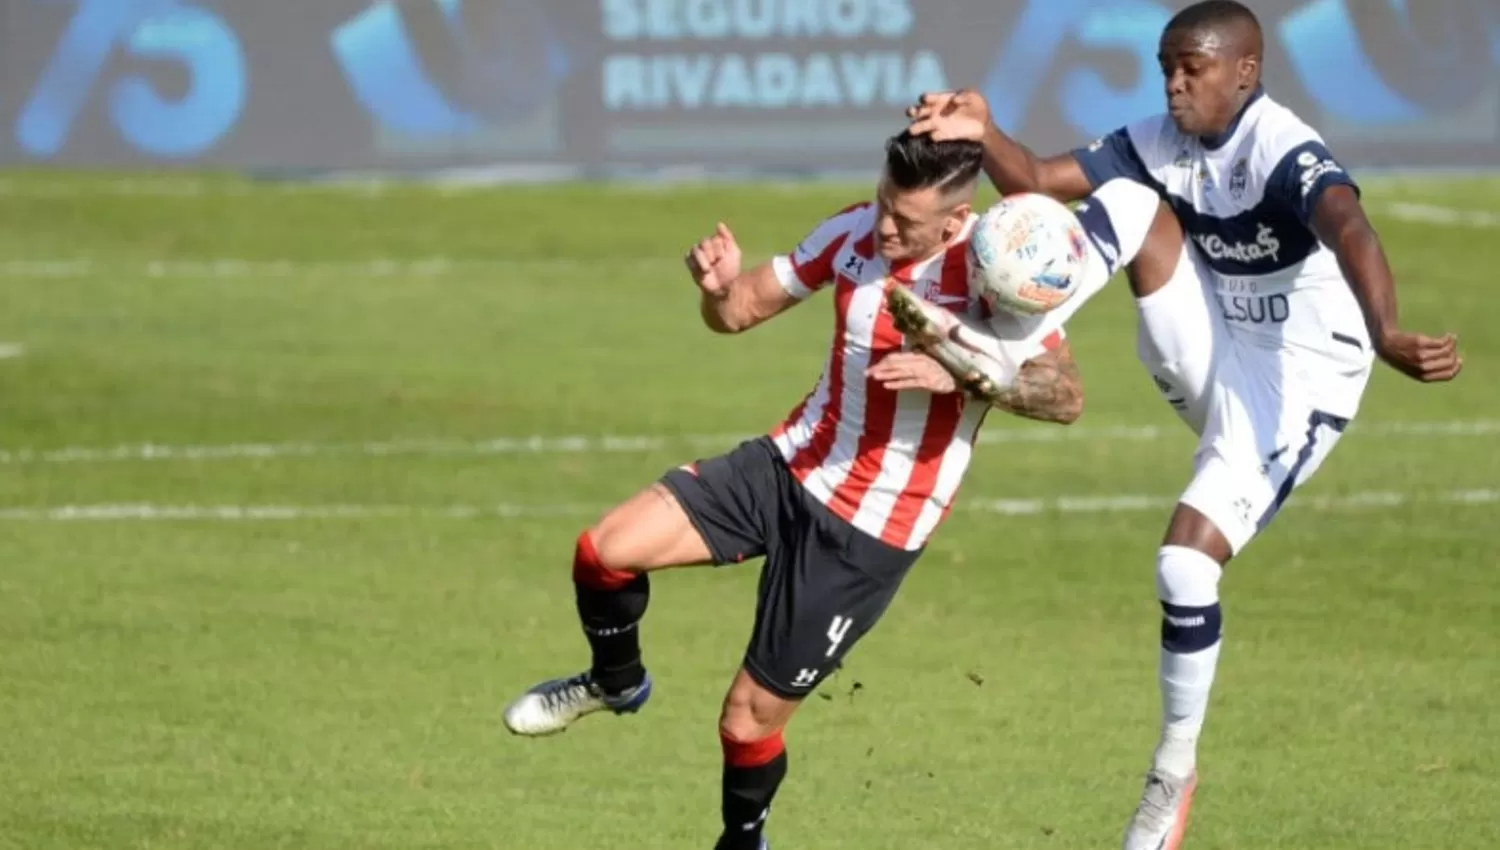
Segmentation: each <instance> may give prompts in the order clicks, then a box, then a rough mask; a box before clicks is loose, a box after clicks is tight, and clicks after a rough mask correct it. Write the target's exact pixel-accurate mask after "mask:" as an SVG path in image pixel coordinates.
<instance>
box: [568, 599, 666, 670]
mask: <svg viewBox="0 0 1500 850" xmlns="http://www.w3.org/2000/svg"><path fill="white" fill-rule="evenodd" d="M573 589H574V593H575V597H576V599H577V603H578V618H579V620H581V621H582V622H583V634H584V636H585V637H587V638H588V641H589V647H590V648H591V649H592V650H593V655H594V660H593V663H592V665H591V666H590V668H589V672H590V673H591V674H592V676H593V678H594V681H595V682H597V683H598V685H599V687H600V688H601V689H603V690H604V692H605V693H606V694H618V693H621V692H623V691H628V690H630V689H631V688H633V687H635V686H636V685H639V684H640V683H641V682H642V681H644V680H645V678H646V668H645V666H644V665H642V664H641V640H640V629H639V624H640V621H641V618H642V617H643V616H645V614H646V604H647V602H649V601H650V599H651V580H650V579H649V578H648V577H647V576H646V574H645V573H641V574H640V575H638V576H636V577H635V578H634V579H632V580H631V581H630V582H629V583H628V584H626V585H624V586H623V587H620V588H619V589H618V590H601V589H598V588H594V587H588V586H586V585H583V584H580V583H578V582H576V581H575V582H574V583H573Z"/></svg>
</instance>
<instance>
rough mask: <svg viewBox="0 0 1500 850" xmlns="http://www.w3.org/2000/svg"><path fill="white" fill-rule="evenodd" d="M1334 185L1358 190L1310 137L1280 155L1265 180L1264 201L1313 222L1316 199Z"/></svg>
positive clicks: (1342, 169) (1316, 205) (1340, 167)
mask: <svg viewBox="0 0 1500 850" xmlns="http://www.w3.org/2000/svg"><path fill="white" fill-rule="evenodd" d="M1334 186H1348V187H1350V188H1352V189H1354V191H1355V192H1358V191H1359V185H1358V184H1357V183H1355V182H1354V178H1352V177H1350V176H1349V173H1348V172H1347V171H1345V170H1344V167H1343V166H1342V165H1340V164H1339V162H1338V160H1336V159H1334V158H1333V153H1332V152H1330V151H1329V150H1328V148H1327V147H1326V146H1325V145H1324V144H1323V143H1322V142H1320V141H1318V140H1317V139H1310V140H1308V141H1306V142H1303V143H1302V144H1300V145H1297V146H1296V147H1294V148H1292V149H1291V150H1289V151H1287V152H1286V153H1285V154H1284V155H1282V157H1281V159H1280V160H1279V161H1277V163H1276V165H1275V167H1273V168H1272V169H1271V175H1270V177H1269V178H1268V179H1267V180H1266V198H1267V200H1270V201H1273V202H1276V203H1280V204H1281V205H1283V206H1284V207H1286V208H1287V209H1290V210H1291V211H1292V212H1293V213H1294V214H1295V215H1296V216H1297V220H1298V221H1301V222H1302V223H1303V224H1304V225H1308V224H1310V223H1311V222H1312V216H1313V211H1314V210H1316V209H1317V207H1318V199H1319V198H1321V197H1322V196H1323V193H1324V192H1326V191H1328V190H1329V189H1330V188H1332V187H1334Z"/></svg>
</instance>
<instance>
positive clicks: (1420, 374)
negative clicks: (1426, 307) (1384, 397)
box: [1375, 330, 1464, 383]
mask: <svg viewBox="0 0 1500 850" xmlns="http://www.w3.org/2000/svg"><path fill="white" fill-rule="evenodd" d="M1375 353H1376V354H1378V355H1380V359H1381V360H1384V361H1385V362H1386V363H1387V364H1388V365H1390V367H1391V368H1393V369H1395V370H1396V371H1398V372H1400V373H1401V374H1403V375H1405V376H1407V377H1408V378H1413V379H1415V380H1418V381H1422V382H1424V383H1432V382H1436V381H1451V380H1453V379H1454V378H1455V377H1457V375H1458V373H1459V371H1461V370H1462V369H1463V367H1464V359H1463V358H1462V357H1460V356H1458V337H1457V336H1454V335H1453V334H1446V335H1444V336H1441V337H1430V336H1425V335H1423V334H1419V333H1410V332H1407V331H1401V330H1391V331H1386V332H1385V333H1383V334H1380V335H1379V336H1378V337H1377V338H1376V340H1375Z"/></svg>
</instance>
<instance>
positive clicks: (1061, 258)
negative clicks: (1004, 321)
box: [969, 193, 1088, 316]
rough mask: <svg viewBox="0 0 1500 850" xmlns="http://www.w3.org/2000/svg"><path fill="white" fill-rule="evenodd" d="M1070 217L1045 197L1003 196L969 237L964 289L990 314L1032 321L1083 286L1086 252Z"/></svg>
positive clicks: (1079, 228) (1082, 237)
mask: <svg viewBox="0 0 1500 850" xmlns="http://www.w3.org/2000/svg"><path fill="white" fill-rule="evenodd" d="M1086 239H1087V237H1086V236H1085V235H1084V232H1083V227H1082V226H1081V225H1079V223H1078V218H1077V217H1076V216H1074V215H1073V211H1072V210H1070V209H1068V208H1067V207H1066V206H1064V205H1063V204H1061V203H1059V202H1058V201H1055V200H1053V199H1052V198H1049V197H1047V196H1046V195H1038V194H1032V193H1021V194H1016V195H1008V196H1006V197H1005V198H1002V199H1001V200H1000V201H999V203H997V204H995V205H994V206H992V207H990V208H989V209H988V210H985V211H984V214H983V215H981V216H979V220H978V221H976V222H975V223H974V229H973V231H972V232H971V233H970V235H969V286H970V288H971V289H972V290H973V291H974V293H975V294H977V295H978V296H979V297H980V298H981V299H983V300H984V301H985V303H987V304H988V305H989V306H990V309H992V310H1005V311H1008V312H1011V313H1020V314H1022V315H1027V316H1034V315H1039V314H1041V313H1046V312H1047V311H1049V310H1053V309H1056V308H1057V307H1059V306H1061V305H1062V304H1063V303H1064V302H1066V301H1067V300H1068V299H1069V298H1071V297H1073V293H1074V292H1077V291H1078V289H1079V287H1080V286H1081V285H1082V283H1083V275H1084V270H1085V268H1086V264H1087V261H1088V254H1087V251H1088V248H1087V243H1086V242H1085V240H1086Z"/></svg>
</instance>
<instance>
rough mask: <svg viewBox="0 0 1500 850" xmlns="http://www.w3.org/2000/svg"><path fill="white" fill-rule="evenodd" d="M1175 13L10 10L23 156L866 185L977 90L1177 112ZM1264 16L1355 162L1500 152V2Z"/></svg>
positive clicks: (1083, 110) (6, 146)
mask: <svg viewBox="0 0 1500 850" xmlns="http://www.w3.org/2000/svg"><path fill="white" fill-rule="evenodd" d="M1177 5H1180V4H1171V3H1159V2H1152V0H484V2H476V0H396V2H390V0H380V2H374V3H372V2H371V0H318V1H317V2H313V3H309V2H305V0H0V164H5V165H17V164H32V165H48V164H57V165H100V166H110V167H126V168H129V167H138V166H150V167H161V166H164V165H176V166H213V167H229V168H251V169H291V170H296V169H312V170H319V169H347V168H356V169H358V168H376V169H407V168H412V169H426V168H434V167H445V166H465V165H476V164H486V165H488V164H496V163H501V164H505V163H510V164H518V165H525V166H538V165H545V166H558V167H561V168H563V169H598V168H609V167H612V166H626V167H629V166H674V165H700V166H705V167H709V168H712V169H717V170H726V169H735V168H745V169H775V170H787V169H811V170H826V169H852V170H864V169H865V168H866V167H867V166H870V165H871V164H872V156H873V155H875V153H876V151H875V149H874V147H873V145H872V138H873V139H878V138H880V136H882V135H884V134H886V133H888V132H890V131H891V130H892V129H893V127H896V126H899V124H900V118H899V115H900V110H901V109H902V108H903V107H904V106H905V105H906V104H907V103H908V102H909V101H910V100H911V99H912V97H913V95H914V94H915V93H916V92H918V91H921V90H924V89H933V88H942V87H948V86H956V85H980V86H982V87H983V89H984V91H985V92H986V94H987V95H988V96H989V97H990V98H991V101H992V103H993V104H994V106H995V109H996V112H997V117H998V119H999V120H1000V121H1001V123H1002V124H1003V125H1004V126H1006V127H1007V128H1009V129H1011V130H1013V131H1015V132H1016V133H1017V134H1019V135H1020V137H1021V138H1023V139H1024V140H1026V141H1027V142H1029V143H1031V144H1032V145H1033V146H1035V147H1037V148H1039V149H1042V150H1049V151H1050V150H1055V149H1061V148H1063V147H1065V146H1070V145H1074V144H1078V143H1080V142H1086V141H1088V140H1090V139H1092V138H1094V137H1096V136H1098V135H1100V134H1101V133H1103V132H1105V131H1107V130H1109V129H1111V128H1113V127H1115V126H1118V125H1119V124H1121V123H1123V122H1125V121H1127V120H1129V119H1131V118H1132V117H1136V116H1140V115H1143V114H1146V113H1149V112H1152V111H1155V110H1157V109H1159V108H1160V103H1161V93H1160V79H1159V76H1158V74H1157V72H1156V67H1155V46H1156V38H1157V34H1158V32H1159V31H1160V28H1161V26H1162V24H1163V23H1164V22H1165V21H1166V20H1167V18H1168V17H1169V16H1170V14H1171V13H1172V11H1173V9H1174V8H1175V7H1176V6H1177ZM1252 5H1253V6H1254V7H1255V8H1256V9H1257V10H1258V11H1259V12H1260V13H1261V15H1262V17H1263V20H1264V22H1265V24H1266V26H1267V29H1268V32H1269V35H1270V43H1269V45H1268V57H1267V81H1268V85H1269V86H1270V88H1271V89H1272V91H1273V93H1274V95H1275V96H1276V97H1278V98H1279V99H1281V100H1282V101H1283V102H1286V103H1287V104H1288V105H1290V106H1292V107H1293V108H1295V109H1297V110H1299V111H1301V112H1302V113H1303V114H1304V115H1305V116H1306V117H1307V118H1308V119H1309V120H1311V121H1312V122H1313V123H1315V124H1316V125H1317V126H1319V127H1320V128H1322V129H1323V131H1324V133H1325V135H1326V136H1328V137H1329V140H1330V141H1331V143H1332V144H1333V145H1334V147H1335V149H1336V150H1338V151H1339V152H1340V154H1341V156H1342V157H1343V158H1344V159H1345V160H1346V161H1348V162H1349V163H1351V164H1352V165H1355V166H1380V165H1390V166H1459V167H1486V166H1489V167H1493V166H1495V165H1500V3H1495V2H1494V0H1421V1H1420V2H1417V0H1257V2H1254V3H1253V4H1252Z"/></svg>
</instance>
